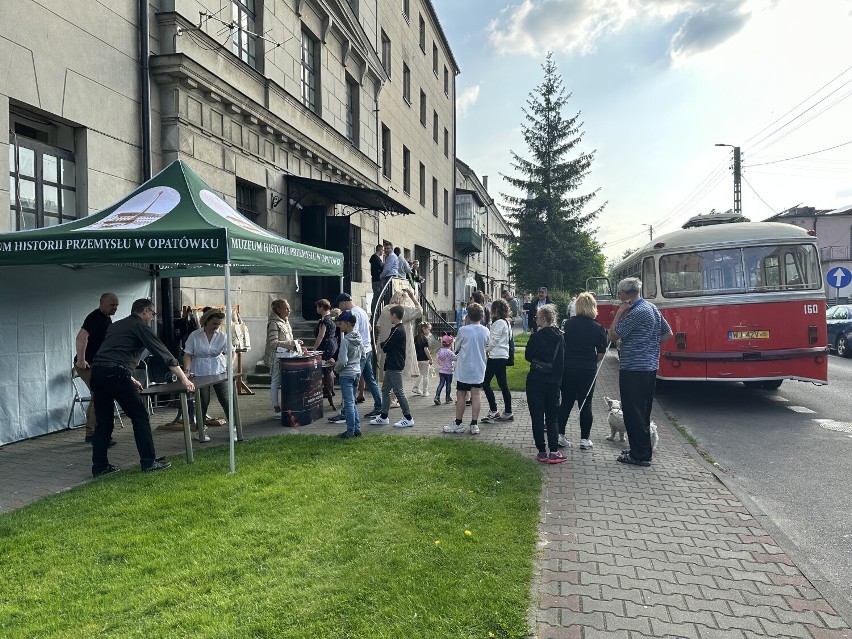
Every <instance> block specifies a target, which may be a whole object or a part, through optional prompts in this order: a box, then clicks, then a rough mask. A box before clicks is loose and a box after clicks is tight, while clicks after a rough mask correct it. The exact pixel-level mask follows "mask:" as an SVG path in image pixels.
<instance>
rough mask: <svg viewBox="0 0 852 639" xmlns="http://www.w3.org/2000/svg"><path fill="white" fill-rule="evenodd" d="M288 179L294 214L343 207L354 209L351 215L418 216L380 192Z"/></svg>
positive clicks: (308, 179)
mask: <svg viewBox="0 0 852 639" xmlns="http://www.w3.org/2000/svg"><path fill="white" fill-rule="evenodd" d="M286 179H287V188H288V191H289V192H288V197H289V198H290V202H289V205H290V209H291V213H292V209H293V208H297V207H303V206H308V205H313V204H342V205H344V206H349V207H352V210H351V211H346V214H348V215H352V214H354V213H359V212H360V211H379V212H381V213H384V214H385V215H413V214H414V211H412V210H410V209H408V208H406V207H404V206H403V205H402V204H400V203H399V202H397V201H396V200H394V199H393V198H392V197H391V196H390V195H388V194H387V193H385V192H384V191H380V190H378V189H368V188H366V187H360V186H350V185H349V184H339V183H337V182H325V181H323V180H311V179H310V178H303V177H297V176H295V175H288V176H286Z"/></svg>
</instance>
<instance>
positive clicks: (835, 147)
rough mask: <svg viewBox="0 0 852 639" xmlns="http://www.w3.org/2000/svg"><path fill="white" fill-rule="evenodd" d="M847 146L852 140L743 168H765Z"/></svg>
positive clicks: (747, 165)
mask: <svg viewBox="0 0 852 639" xmlns="http://www.w3.org/2000/svg"><path fill="white" fill-rule="evenodd" d="M847 144H852V140H849V141H848V142H843V143H841V144H835V145H834V146H830V147H828V148H827V149H820V150H819V151H811V152H810V153H802V155H794V156H793V157H789V158H784V159H783V160H773V161H772V162H761V163H759V164H746V165H744V166H743V168H749V167H752V166H766V165H767V164H778V163H779V162H787V161H788V160H798V159H799V158H804V157H807V156H809V155H816V154H817V153H825V152H826V151H831V150H833V149H839V148H840V147H841V146H846V145H847Z"/></svg>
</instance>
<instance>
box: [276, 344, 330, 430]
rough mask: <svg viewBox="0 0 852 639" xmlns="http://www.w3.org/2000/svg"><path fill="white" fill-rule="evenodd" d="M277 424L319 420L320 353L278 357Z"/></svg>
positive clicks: (320, 397) (320, 389)
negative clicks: (279, 392)
mask: <svg viewBox="0 0 852 639" xmlns="http://www.w3.org/2000/svg"><path fill="white" fill-rule="evenodd" d="M278 366H279V367H280V370H281V425H282V426H291V427H292V426H307V425H308V424H311V423H313V422H315V421H317V420H318V419H322V353H317V354H316V355H305V356H302V357H288V358H284V359H279V360H278Z"/></svg>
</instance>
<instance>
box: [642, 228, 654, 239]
mask: <svg viewBox="0 0 852 639" xmlns="http://www.w3.org/2000/svg"><path fill="white" fill-rule="evenodd" d="M642 226H647V227H648V237H649V238H650V240H651V241H652V242H653V241H654V227H653V226H651V225H650V224H643V225H642Z"/></svg>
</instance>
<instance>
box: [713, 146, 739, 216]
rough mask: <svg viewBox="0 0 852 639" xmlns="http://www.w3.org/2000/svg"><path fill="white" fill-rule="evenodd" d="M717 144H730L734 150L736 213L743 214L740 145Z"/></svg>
mask: <svg viewBox="0 0 852 639" xmlns="http://www.w3.org/2000/svg"><path fill="white" fill-rule="evenodd" d="M716 146H729V147H731V148H732V149H733V150H734V214H735V215H737V216H742V214H743V189H742V184H741V182H740V147H738V146H734V145H733V144H717V145H716Z"/></svg>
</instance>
